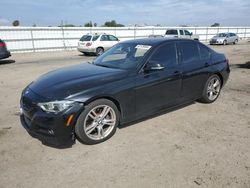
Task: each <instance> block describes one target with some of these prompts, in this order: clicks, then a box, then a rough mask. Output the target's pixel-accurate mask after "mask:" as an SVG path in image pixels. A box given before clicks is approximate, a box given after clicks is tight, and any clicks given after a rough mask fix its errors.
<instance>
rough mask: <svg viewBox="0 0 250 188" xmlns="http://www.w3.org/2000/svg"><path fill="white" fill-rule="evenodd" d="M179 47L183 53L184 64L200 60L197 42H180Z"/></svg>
mask: <svg viewBox="0 0 250 188" xmlns="http://www.w3.org/2000/svg"><path fill="white" fill-rule="evenodd" d="M178 48H179V50H180V53H181V61H182V63H183V64H187V63H193V62H196V61H199V60H200V54H199V50H198V45H197V43H196V42H192V41H185V42H179V45H178Z"/></svg>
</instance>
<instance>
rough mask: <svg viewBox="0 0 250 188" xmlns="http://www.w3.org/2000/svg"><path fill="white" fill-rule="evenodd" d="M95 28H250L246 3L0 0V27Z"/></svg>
mask: <svg viewBox="0 0 250 188" xmlns="http://www.w3.org/2000/svg"><path fill="white" fill-rule="evenodd" d="M13 20H19V21H20V25H21V26H32V25H33V24H36V26H58V25H60V24H61V22H62V20H63V22H64V23H66V24H74V25H77V26H79V25H84V23H86V22H89V21H92V22H93V23H97V24H98V26H101V25H103V24H104V22H105V21H110V20H116V22H118V23H121V24H124V25H126V26H133V25H135V24H137V25H144V24H147V25H150V26H151V25H157V24H160V25H161V26H180V25H188V26H210V25H211V24H213V23H215V22H218V23H220V24H221V26H250V1H249V0H125V1H124V0H1V2H0V26H9V25H11V24H12V22H13Z"/></svg>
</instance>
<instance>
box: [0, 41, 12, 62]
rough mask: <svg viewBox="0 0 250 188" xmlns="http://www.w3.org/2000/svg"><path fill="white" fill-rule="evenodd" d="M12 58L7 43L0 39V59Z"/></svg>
mask: <svg viewBox="0 0 250 188" xmlns="http://www.w3.org/2000/svg"><path fill="white" fill-rule="evenodd" d="M10 56H11V55H10V52H9V51H8V50H7V47H6V44H5V42H4V41H2V40H1V39H0V59H5V58H8V57H10Z"/></svg>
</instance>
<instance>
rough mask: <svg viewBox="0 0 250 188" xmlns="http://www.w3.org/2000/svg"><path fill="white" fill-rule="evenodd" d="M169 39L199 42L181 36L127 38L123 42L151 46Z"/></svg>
mask: <svg viewBox="0 0 250 188" xmlns="http://www.w3.org/2000/svg"><path fill="white" fill-rule="evenodd" d="M167 41H193V42H197V41H194V40H191V39H181V38H178V39H177V38H165V37H159V38H142V39H134V40H126V41H123V42H121V43H134V44H141V45H150V46H157V45H159V44H161V43H164V42H167Z"/></svg>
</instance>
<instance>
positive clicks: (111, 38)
mask: <svg viewBox="0 0 250 188" xmlns="http://www.w3.org/2000/svg"><path fill="white" fill-rule="evenodd" d="M109 40H110V41H118V38H116V37H115V36H113V35H109Z"/></svg>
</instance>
